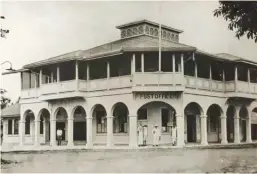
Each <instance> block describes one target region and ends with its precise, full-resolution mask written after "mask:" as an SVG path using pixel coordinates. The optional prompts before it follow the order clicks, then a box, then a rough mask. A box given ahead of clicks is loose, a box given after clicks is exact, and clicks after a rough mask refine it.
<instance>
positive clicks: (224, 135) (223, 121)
mask: <svg viewBox="0 0 257 174" xmlns="http://www.w3.org/2000/svg"><path fill="white" fill-rule="evenodd" d="M220 123H221V144H227V143H228V140H227V117H226V116H221V117H220Z"/></svg>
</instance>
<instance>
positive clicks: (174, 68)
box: [172, 53, 176, 74]
mask: <svg viewBox="0 0 257 174" xmlns="http://www.w3.org/2000/svg"><path fill="white" fill-rule="evenodd" d="M175 65H176V61H175V54H174V53H173V54H172V72H173V74H175V72H176V66H175Z"/></svg>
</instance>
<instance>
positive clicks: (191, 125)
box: [187, 115, 196, 142]
mask: <svg viewBox="0 0 257 174" xmlns="http://www.w3.org/2000/svg"><path fill="white" fill-rule="evenodd" d="M187 142H196V115H187Z"/></svg>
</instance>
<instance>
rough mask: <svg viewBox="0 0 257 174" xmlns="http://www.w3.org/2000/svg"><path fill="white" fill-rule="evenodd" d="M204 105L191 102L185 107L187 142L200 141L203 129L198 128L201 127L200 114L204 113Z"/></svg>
mask: <svg viewBox="0 0 257 174" xmlns="http://www.w3.org/2000/svg"><path fill="white" fill-rule="evenodd" d="M203 114H204V112H203V109H202V107H201V106H200V105H199V104H198V103H196V102H190V103H188V104H187V105H186V107H185V108H184V115H185V118H184V119H185V122H184V124H185V129H186V131H185V132H187V134H186V141H187V142H194V143H196V142H200V140H201V131H200V129H198V128H199V127H200V115H203Z"/></svg>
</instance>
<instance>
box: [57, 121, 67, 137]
mask: <svg viewBox="0 0 257 174" xmlns="http://www.w3.org/2000/svg"><path fill="white" fill-rule="evenodd" d="M58 129H61V130H62V140H65V122H57V123H56V131H55V132H57V130H58ZM56 140H57V136H56Z"/></svg>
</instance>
